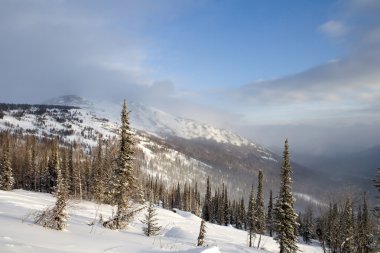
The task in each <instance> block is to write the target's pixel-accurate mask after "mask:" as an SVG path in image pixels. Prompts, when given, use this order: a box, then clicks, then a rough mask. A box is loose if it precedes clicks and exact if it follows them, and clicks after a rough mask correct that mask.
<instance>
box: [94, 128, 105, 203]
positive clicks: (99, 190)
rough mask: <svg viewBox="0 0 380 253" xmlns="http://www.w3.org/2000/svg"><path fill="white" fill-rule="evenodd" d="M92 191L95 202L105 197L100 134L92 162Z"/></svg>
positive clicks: (100, 201) (99, 201)
mask: <svg viewBox="0 0 380 253" xmlns="http://www.w3.org/2000/svg"><path fill="white" fill-rule="evenodd" d="M94 174H95V175H94V181H93V183H94V192H93V198H94V200H95V202H97V203H102V202H103V201H104V198H105V196H104V195H105V178H104V177H105V175H104V168H103V151H102V136H101V135H99V137H98V147H97V155H96V160H95V162H94Z"/></svg>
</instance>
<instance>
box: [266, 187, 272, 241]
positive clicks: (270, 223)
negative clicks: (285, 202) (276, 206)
mask: <svg viewBox="0 0 380 253" xmlns="http://www.w3.org/2000/svg"><path fill="white" fill-rule="evenodd" d="M267 231H268V233H269V236H270V237H272V236H273V194H272V190H270V192H269V203H268V213H267Z"/></svg>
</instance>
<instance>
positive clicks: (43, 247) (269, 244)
mask: <svg viewBox="0 0 380 253" xmlns="http://www.w3.org/2000/svg"><path fill="white" fill-rule="evenodd" d="M54 202H55V198H54V197H53V196H52V195H50V194H46V193H36V192H27V191H23V190H14V191H11V192H6V191H0V224H1V226H0V252H2V253H15V252H16V253H21V252H22V253H35V252H39V253H63V252H73V253H76V252H78V253H79V252H80V253H98V252H99V253H101V252H108V253H118V252H120V253H121V252H130V253H137V252H140V253H160V252H178V253H180V252H183V253H201V252H202V253H219V252H225V253H228V252H231V253H232V252H234V253H238V252H257V253H265V252H279V249H278V244H277V243H276V242H275V241H274V240H273V239H272V238H271V237H268V236H263V237H262V240H261V246H260V249H256V248H248V246H247V244H248V243H247V238H248V237H247V232H245V231H243V230H238V229H235V228H233V227H226V226H219V225H215V224H211V223H207V224H206V226H207V233H206V238H205V244H206V245H207V246H206V247H196V241H197V236H198V233H199V226H200V222H201V220H200V218H199V217H197V216H195V215H193V214H191V213H187V212H182V211H177V213H174V212H172V211H169V210H166V209H161V208H157V214H158V215H157V218H158V221H157V222H158V225H159V226H161V227H162V230H161V233H160V235H158V236H155V237H146V236H145V235H144V234H143V231H142V227H143V224H142V222H141V221H140V220H143V219H144V217H143V216H144V213H145V211H142V212H140V213H138V214H137V217H136V218H135V220H134V221H133V222H132V223H131V225H130V226H128V228H127V229H125V230H123V231H114V230H109V229H105V228H103V227H102V226H101V225H99V215H100V214H101V215H102V217H103V218H104V219H107V218H108V217H109V216H111V215H112V212H113V211H112V207H111V206H108V205H100V206H99V205H97V204H95V203H93V202H88V201H81V202H71V203H70V204H69V208H68V213H69V216H70V218H69V221H68V227H67V229H66V231H56V230H50V229H47V228H43V227H41V226H38V225H35V224H33V218H34V217H33V215H34V213H35V212H36V211H39V210H42V209H45V208H47V207H51V206H52V205H54ZM91 224H94V225H91ZM256 243H257V241H256V242H255V245H256ZM299 249H300V250H301V252H304V253H321V252H323V250H322V248H321V247H320V246H319V245H318V243H317V242H314V243H313V244H312V245H305V244H302V243H300V244H299Z"/></svg>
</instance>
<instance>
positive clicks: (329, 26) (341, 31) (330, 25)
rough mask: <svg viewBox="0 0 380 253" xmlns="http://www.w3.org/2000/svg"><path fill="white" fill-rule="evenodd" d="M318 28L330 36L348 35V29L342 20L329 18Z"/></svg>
mask: <svg viewBox="0 0 380 253" xmlns="http://www.w3.org/2000/svg"><path fill="white" fill-rule="evenodd" d="M318 30H319V31H321V32H323V33H325V34H327V35H328V36H330V37H334V38H338V37H342V36H344V35H346V33H347V30H348V29H347V27H346V26H345V25H344V23H343V22H341V21H337V20H329V21H327V22H326V23H324V24H322V25H321V26H319V27H318Z"/></svg>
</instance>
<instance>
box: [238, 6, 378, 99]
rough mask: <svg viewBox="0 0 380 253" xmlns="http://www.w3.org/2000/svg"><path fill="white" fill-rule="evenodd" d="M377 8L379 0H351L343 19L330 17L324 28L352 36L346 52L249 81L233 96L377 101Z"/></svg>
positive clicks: (341, 35)
mask: <svg viewBox="0 0 380 253" xmlns="http://www.w3.org/2000/svg"><path fill="white" fill-rule="evenodd" d="M374 10H380V2H379V1H370V0H367V1H356V0H353V1H349V2H348V3H347V5H345V6H344V8H343V10H342V11H341V13H340V14H339V15H337V16H339V17H341V19H342V21H338V20H336V19H331V20H329V21H327V22H326V23H324V24H323V25H321V26H320V27H319V30H321V31H323V32H325V33H327V34H329V35H330V36H332V37H334V38H336V37H344V38H345V39H347V42H346V44H345V45H344V46H345V48H346V50H347V53H346V54H345V56H343V57H341V58H340V59H334V60H331V61H329V62H326V63H324V64H321V65H319V66H315V67H312V68H310V69H308V70H305V71H303V72H300V73H296V74H293V75H289V76H285V77H281V78H276V79H273V80H261V81H260V82H252V83H249V84H247V85H244V86H242V87H240V88H238V89H235V90H234V91H232V94H233V96H234V97H235V98H237V99H238V100H239V101H245V102H247V103H249V104H261V105H283V106H287V105H294V104H308V103H334V102H336V103H340V104H347V105H348V104H350V105H351V104H352V103H356V104H357V105H361V104H363V103H364V104H368V103H374V102H375V103H378V102H377V101H376V98H378V97H379V96H380V72H379V68H380V16H379V15H377V14H376V15H374V13H373V12H374ZM371 13H372V14H373V15H372V14H371ZM346 24H349V26H347V25H346Z"/></svg>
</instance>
